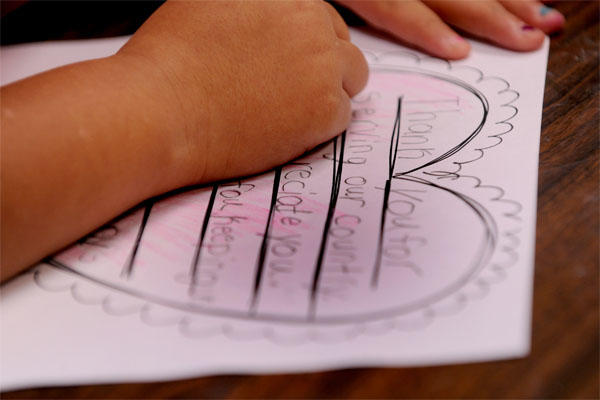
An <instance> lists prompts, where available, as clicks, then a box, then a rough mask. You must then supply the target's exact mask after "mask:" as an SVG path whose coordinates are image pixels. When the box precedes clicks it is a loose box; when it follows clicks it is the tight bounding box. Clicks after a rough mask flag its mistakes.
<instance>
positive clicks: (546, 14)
mask: <svg viewBox="0 0 600 400" xmlns="http://www.w3.org/2000/svg"><path fill="white" fill-rule="evenodd" d="M539 15H540V28H541V29H542V30H543V31H544V32H546V33H552V32H556V31H559V30H561V29H562V28H563V27H564V25H565V22H566V19H565V16H564V15H562V14H561V13H560V12H559V11H557V10H555V9H554V8H551V7H548V6H547V5H545V4H542V5H540V7H539Z"/></svg>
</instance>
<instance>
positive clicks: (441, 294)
mask: <svg viewBox="0 0 600 400" xmlns="http://www.w3.org/2000/svg"><path fill="white" fill-rule="evenodd" d="M394 179H400V180H407V181H411V182H414V183H420V184H424V185H428V186H430V187H433V188H436V189H439V190H443V191H446V192H448V193H450V194H451V195H453V196H455V197H456V198H457V199H458V200H460V201H461V202H463V203H464V204H465V205H466V206H467V207H469V209H471V210H472V211H473V212H474V213H475V215H476V216H477V217H478V219H479V220H480V222H481V223H482V225H483V227H484V232H485V233H484V235H483V237H482V239H481V243H480V246H479V249H478V252H477V256H476V257H475V259H474V260H473V262H472V263H471V265H470V266H469V268H468V269H467V270H466V272H465V273H464V274H463V275H462V276H461V277H460V278H459V279H458V280H455V281H454V282H453V283H452V284H450V285H448V286H447V287H445V288H444V289H442V290H440V291H438V292H436V293H435V294H432V295H430V296H428V297H426V298H425V299H421V300H417V301H415V302H413V303H409V304H406V305H403V306H396V307H390V308H388V309H384V310H380V311H376V312H366V313H361V314H354V315H350V316H329V317H320V318H319V317H318V316H317V315H315V317H314V318H313V319H306V318H304V317H298V316H289V315H282V314H275V313H270V314H269V313H261V314H260V316H259V317H255V316H252V315H249V314H248V312H245V311H242V310H231V309H224V308H205V307H203V306H200V305H198V304H194V303H191V302H190V303H183V302H180V301H173V300H168V299H165V298H162V297H160V296H155V295H152V294H148V293H146V292H143V291H139V290H136V289H133V288H128V287H125V286H123V285H122V284H115V283H112V282H110V281H107V280H103V279H99V278H94V277H91V276H89V275H86V274H84V273H82V272H80V271H77V270H75V269H74V268H71V267H69V266H67V265H65V264H63V263H61V262H59V261H57V260H54V259H48V260H46V261H45V262H46V263H47V264H49V265H51V266H54V267H56V268H58V269H60V270H62V271H65V272H68V273H71V274H73V275H76V276H78V277H80V278H84V279H86V280H88V281H91V282H94V283H96V284H98V285H100V286H104V287H105V288H108V289H112V290H115V291H118V292H121V293H125V294H128V295H130V296H134V297H137V298H138V299H140V300H142V301H146V302H149V303H154V304H157V305H161V306H165V307H169V308H173V309H176V310H181V311H186V312H191V313H197V314H203V315H208V316H220V317H226V318H233V319H238V320H245V321H259V322H273V323H286V324H296V325H305V324H307V323H317V324H323V325H343V324H349V323H361V322H367V321H372V320H378V319H385V318H392V317H396V316H399V315H403V314H407V313H410V312H414V311H417V310H420V309H424V308H426V307H428V306H430V305H432V304H435V303H436V302H438V301H440V300H441V299H443V298H446V297H447V296H449V295H451V294H452V293H455V292H456V291H458V290H459V289H460V288H462V287H463V286H464V285H465V284H466V283H467V282H468V281H470V280H471V279H473V277H474V276H476V275H477V273H478V272H479V271H480V270H481V269H482V268H483V267H484V266H485V265H486V263H487V261H488V259H489V257H490V255H491V254H492V253H493V250H494V248H495V246H496V243H497V237H498V230H497V226H496V224H495V221H494V220H493V218H492V216H491V214H490V213H489V211H487V210H486V209H485V208H484V207H483V206H482V205H481V204H480V203H479V202H477V201H476V200H474V199H472V198H470V197H468V196H465V195H463V194H461V193H458V192H455V191H453V190H452V189H449V188H446V187H444V186H440V185H437V184H435V183H432V182H429V181H426V180H424V179H421V178H416V177H413V176H406V175H405V176H399V177H394Z"/></svg>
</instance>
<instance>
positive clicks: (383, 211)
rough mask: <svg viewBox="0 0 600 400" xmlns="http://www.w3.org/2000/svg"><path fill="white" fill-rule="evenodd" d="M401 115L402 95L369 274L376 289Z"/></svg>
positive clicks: (398, 106) (392, 138)
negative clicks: (371, 270) (373, 257)
mask: <svg viewBox="0 0 600 400" xmlns="http://www.w3.org/2000/svg"><path fill="white" fill-rule="evenodd" d="M401 115H402V97H398V105H397V107H396V118H395V120H394V128H393V129H392V137H391V138H390V153H389V160H388V177H387V179H386V181H385V188H384V190H383V205H382V207H381V219H380V221H379V237H378V238H377V251H376V253H375V263H374V266H373V272H372V274H371V288H372V289H376V288H377V284H378V283H379V272H380V270H381V257H382V254H381V253H382V252H383V236H384V232H383V231H384V228H385V217H386V216H387V208H388V201H389V199H390V190H391V188H392V178H393V175H394V168H395V166H396V155H397V154H398V142H399V141H400V122H401V119H402V118H401Z"/></svg>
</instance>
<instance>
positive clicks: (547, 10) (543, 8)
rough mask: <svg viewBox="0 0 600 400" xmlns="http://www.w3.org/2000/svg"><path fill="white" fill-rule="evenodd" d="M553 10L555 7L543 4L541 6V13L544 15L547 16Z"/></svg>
mask: <svg viewBox="0 0 600 400" xmlns="http://www.w3.org/2000/svg"><path fill="white" fill-rule="evenodd" d="M552 10H553V8H551V7H548V6H541V7H540V15H541V16H542V17H543V16H545V15H546V14H548V13H549V12H550V11H552Z"/></svg>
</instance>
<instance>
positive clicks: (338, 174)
mask: <svg viewBox="0 0 600 400" xmlns="http://www.w3.org/2000/svg"><path fill="white" fill-rule="evenodd" d="M337 142H338V138H337V137H336V138H335V139H334V140H333V160H332V161H333V162H332V164H333V175H332V177H331V192H330V195H329V206H328V208H327V217H326V218H325V225H324V226H323V231H322V234H321V245H320V247H319V253H318V254H319V255H318V257H317V262H316V264H315V270H314V273H313V279H312V284H311V288H310V302H309V306H308V319H309V320H310V321H313V320H314V319H315V317H316V314H317V294H318V290H319V280H320V277H321V270H322V268H323V260H324V259H325V250H326V249H327V237H328V236H329V228H330V227H331V220H332V219H333V215H334V213H335V207H336V205H337V200H338V195H339V193H340V183H341V180H342V168H343V166H344V147H346V131H344V132H342V134H341V135H340V149H339V151H338V149H337Z"/></svg>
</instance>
